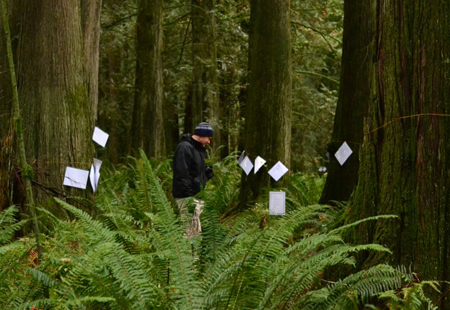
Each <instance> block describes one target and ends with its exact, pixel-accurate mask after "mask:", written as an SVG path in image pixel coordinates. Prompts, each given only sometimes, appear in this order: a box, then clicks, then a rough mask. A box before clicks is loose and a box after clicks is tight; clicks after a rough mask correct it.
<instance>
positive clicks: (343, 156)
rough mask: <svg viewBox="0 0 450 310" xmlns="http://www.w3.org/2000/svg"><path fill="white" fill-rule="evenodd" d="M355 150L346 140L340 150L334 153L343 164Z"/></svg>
mask: <svg viewBox="0 0 450 310" xmlns="http://www.w3.org/2000/svg"><path fill="white" fill-rule="evenodd" d="M352 153H353V151H352V149H351V148H350V147H349V146H348V144H347V142H344V143H343V144H342V145H341V147H340V148H339V150H338V151H337V152H336V154H334V156H335V157H336V159H337V161H338V162H339V163H340V164H341V166H342V165H343V164H344V163H345V162H346V161H347V159H348V158H349V157H350V155H352Z"/></svg>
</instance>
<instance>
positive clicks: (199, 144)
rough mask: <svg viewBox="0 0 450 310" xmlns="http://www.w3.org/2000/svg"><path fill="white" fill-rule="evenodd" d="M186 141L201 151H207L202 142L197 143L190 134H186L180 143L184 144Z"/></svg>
mask: <svg viewBox="0 0 450 310" xmlns="http://www.w3.org/2000/svg"><path fill="white" fill-rule="evenodd" d="M184 141H186V142H189V143H190V144H192V145H193V146H194V147H196V148H197V149H200V150H204V149H205V148H204V147H203V145H202V144H201V143H200V142H198V141H195V140H194V139H193V138H192V135H191V134H190V133H187V134H184V135H182V136H181V138H180V142H184Z"/></svg>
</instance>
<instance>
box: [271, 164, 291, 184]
mask: <svg viewBox="0 0 450 310" xmlns="http://www.w3.org/2000/svg"><path fill="white" fill-rule="evenodd" d="M288 171H289V169H288V168H286V166H285V165H283V164H282V163H281V161H279V162H277V163H276V164H275V166H273V167H272V169H270V170H269V174H270V176H271V177H272V178H273V179H274V180H275V181H277V182H278V180H279V179H280V178H281V177H282V176H283V175H284V174H285V173H286V172H288Z"/></svg>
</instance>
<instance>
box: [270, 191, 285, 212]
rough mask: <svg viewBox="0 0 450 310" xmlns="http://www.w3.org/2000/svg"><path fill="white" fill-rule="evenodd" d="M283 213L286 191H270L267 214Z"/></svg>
mask: <svg viewBox="0 0 450 310" xmlns="http://www.w3.org/2000/svg"><path fill="white" fill-rule="evenodd" d="M285 214H286V193H285V192H270V193H269V215H285Z"/></svg>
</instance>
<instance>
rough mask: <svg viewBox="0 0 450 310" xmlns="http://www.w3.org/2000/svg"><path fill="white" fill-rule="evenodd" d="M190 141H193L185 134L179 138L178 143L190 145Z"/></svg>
mask: <svg viewBox="0 0 450 310" xmlns="http://www.w3.org/2000/svg"><path fill="white" fill-rule="evenodd" d="M192 140H193V139H192V136H191V134H190V133H187V134H184V135H182V136H181V138H180V141H178V142H183V141H187V142H190V143H192Z"/></svg>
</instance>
